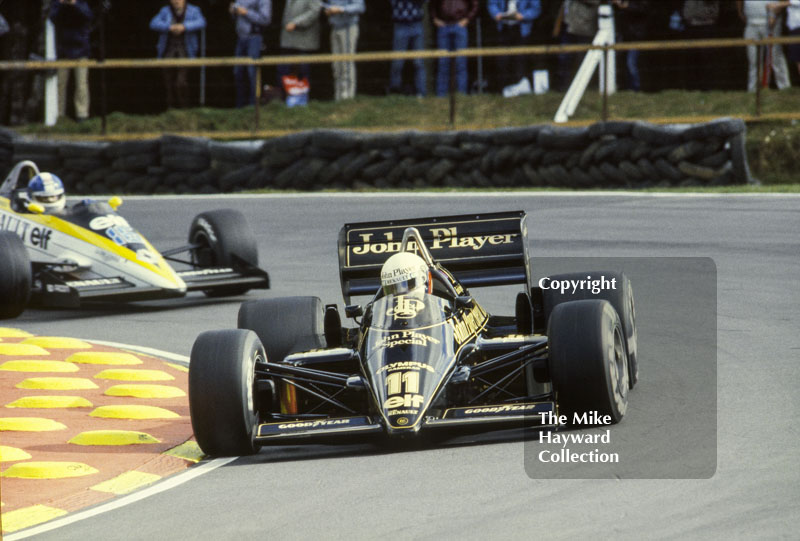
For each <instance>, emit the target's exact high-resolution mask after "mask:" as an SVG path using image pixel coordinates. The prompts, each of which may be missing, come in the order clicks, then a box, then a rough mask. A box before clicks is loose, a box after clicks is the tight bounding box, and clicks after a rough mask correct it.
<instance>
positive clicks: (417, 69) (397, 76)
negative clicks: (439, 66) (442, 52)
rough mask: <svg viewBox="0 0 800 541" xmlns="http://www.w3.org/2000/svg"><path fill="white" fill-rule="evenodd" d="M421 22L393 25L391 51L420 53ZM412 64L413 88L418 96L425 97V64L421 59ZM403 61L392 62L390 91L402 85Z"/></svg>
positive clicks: (421, 38)
mask: <svg viewBox="0 0 800 541" xmlns="http://www.w3.org/2000/svg"><path fill="white" fill-rule="evenodd" d="M422 42H423V33H422V21H419V22H416V23H394V43H393V44H392V50H393V51H421V50H422V48H423V46H424V44H423V43H422ZM412 62H413V63H414V86H415V87H416V89H417V95H418V96H424V95H425V64H424V63H423V61H422V59H421V58H415V59H414V60H412ZM404 63H405V60H392V69H391V73H390V75H389V86H390V87H391V88H392V90H399V89H400V87H401V86H402V85H403V64H404Z"/></svg>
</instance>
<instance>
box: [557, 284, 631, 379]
mask: <svg viewBox="0 0 800 541" xmlns="http://www.w3.org/2000/svg"><path fill="white" fill-rule="evenodd" d="M587 276H592V277H593V278H598V277H599V276H603V277H605V278H606V279H607V280H609V281H611V280H612V279H613V280H615V281H614V283H615V284H616V287H615V288H614V289H601V290H600V291H599V292H598V293H592V291H591V290H590V289H576V290H575V292H574V293H573V292H572V291H566V292H564V293H562V292H561V290H560V289H543V290H542V299H543V303H544V318H545V319H544V321H549V318H550V314H551V313H552V312H553V309H555V307H556V306H558V305H559V304H561V303H564V302H570V301H580V300H587V299H595V300H606V301H608V302H610V303H611V306H613V307H614V309H615V310H616V311H617V314H619V318H620V320H621V321H622V328H623V330H624V331H625V334H624V336H625V342H626V344H625V346H626V350H627V352H628V374H629V375H630V379H629V384H630V388H631V389H633V386H634V385H635V384H636V382H637V381H638V380H639V361H638V355H639V346H638V337H637V331H636V306H635V304H634V302H633V287H632V286H631V281H630V280H629V279H628V277H627V276H626V275H625V273H622V272H609V271H591V272H572V273H567V274H554V275H552V276H549V278H550V282H549V283H553V282H556V281H567V282H572V281H573V280H576V281H580V280H586V277H587Z"/></svg>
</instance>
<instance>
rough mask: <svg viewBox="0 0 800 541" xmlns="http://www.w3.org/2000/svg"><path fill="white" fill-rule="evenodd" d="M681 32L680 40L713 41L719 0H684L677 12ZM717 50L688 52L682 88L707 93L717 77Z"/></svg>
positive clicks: (706, 49)
mask: <svg viewBox="0 0 800 541" xmlns="http://www.w3.org/2000/svg"><path fill="white" fill-rule="evenodd" d="M681 15H682V17H683V23H684V25H685V30H684V32H683V39H688V40H698V39H714V38H716V37H717V34H718V27H717V23H718V21H719V15H720V4H719V0H684V2H683V9H682V10H681ZM719 60H720V59H719V58H718V51H717V49H712V48H709V47H701V48H698V49H688V50H687V55H686V85H685V86H686V88H688V89H690V90H709V89H710V88H711V84H710V81H711V80H713V79H714V78H716V77H717V76H718V75H719V66H718V65H717V63H718V62H719Z"/></svg>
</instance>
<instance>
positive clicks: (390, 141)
mask: <svg viewBox="0 0 800 541" xmlns="http://www.w3.org/2000/svg"><path fill="white" fill-rule="evenodd" d="M414 133H416V132H398V133H376V134H374V135H370V136H368V137H367V136H363V135H360V136H359V141H360V148H361V149H362V150H373V149H379V148H391V149H397V148H401V147H406V148H412V147H413V145H412V144H411V142H410V138H411V137H412V136H413V134H414ZM442 142H443V141H442ZM447 144H450V143H447ZM428 148H430V147H428ZM415 151H416V150H415Z"/></svg>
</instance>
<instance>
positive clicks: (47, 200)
mask: <svg viewBox="0 0 800 541" xmlns="http://www.w3.org/2000/svg"><path fill="white" fill-rule="evenodd" d="M28 199H30V201H31V202H33V203H38V204H40V205H42V206H43V207H44V209H45V211H46V212H60V211H62V210H64V205H65V204H66V202H67V198H66V196H65V195H64V183H63V182H61V179H60V178H58V177H57V176H56V175H54V174H53V173H39V174H38V175H36V176H35V177H33V178H32V179H31V181H30V182H29V183H28Z"/></svg>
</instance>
